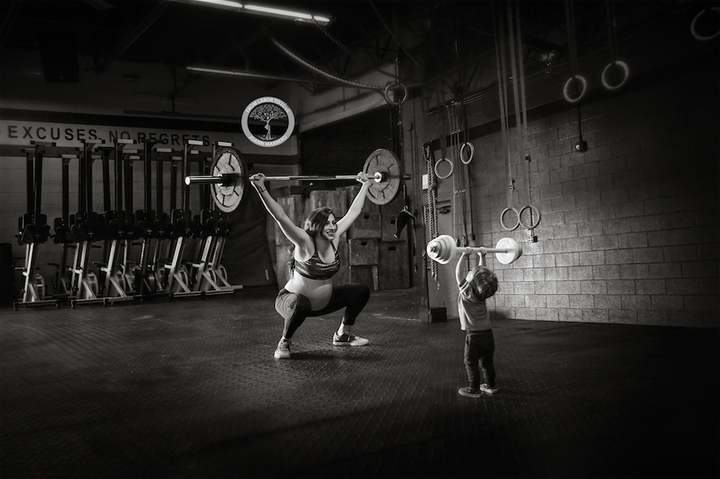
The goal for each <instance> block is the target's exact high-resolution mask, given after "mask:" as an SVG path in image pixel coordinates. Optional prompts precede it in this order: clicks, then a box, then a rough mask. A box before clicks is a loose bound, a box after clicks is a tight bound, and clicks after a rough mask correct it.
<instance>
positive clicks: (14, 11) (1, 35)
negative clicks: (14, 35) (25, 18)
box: [0, 0, 25, 48]
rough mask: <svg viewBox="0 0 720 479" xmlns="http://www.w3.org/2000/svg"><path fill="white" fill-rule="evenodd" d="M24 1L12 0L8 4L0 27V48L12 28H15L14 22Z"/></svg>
mask: <svg viewBox="0 0 720 479" xmlns="http://www.w3.org/2000/svg"><path fill="white" fill-rule="evenodd" d="M24 1H25V0H13V1H12V2H10V6H9V7H8V12H7V13H6V14H5V16H4V18H3V21H2V26H0V48H3V47H4V46H5V42H6V41H7V39H8V37H9V36H10V32H12V30H13V27H14V26H15V21H16V20H17V17H18V15H19V14H20V10H22V6H23V2H24Z"/></svg>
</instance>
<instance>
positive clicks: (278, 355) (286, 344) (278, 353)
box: [275, 338, 290, 359]
mask: <svg viewBox="0 0 720 479" xmlns="http://www.w3.org/2000/svg"><path fill="white" fill-rule="evenodd" d="M289 357H290V340H289V339H285V338H283V339H281V340H280V342H279V343H278V345H277V349H276V350H275V359H288V358H289Z"/></svg>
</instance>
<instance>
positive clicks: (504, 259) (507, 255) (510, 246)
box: [495, 238, 522, 264]
mask: <svg viewBox="0 0 720 479" xmlns="http://www.w3.org/2000/svg"><path fill="white" fill-rule="evenodd" d="M495 248H496V249H500V250H506V251H505V252H502V253H500V252H498V253H495V257H496V258H497V260H498V261H499V262H501V263H502V264H510V263H513V262H515V261H517V259H518V258H519V257H520V256H522V246H520V245H519V244H518V242H517V241H515V240H514V239H512V238H502V239H500V241H498V244H497V246H496V247H495Z"/></svg>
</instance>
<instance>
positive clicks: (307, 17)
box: [244, 4, 330, 25]
mask: <svg viewBox="0 0 720 479" xmlns="http://www.w3.org/2000/svg"><path fill="white" fill-rule="evenodd" d="M244 8H245V10H248V11H249V12H251V13H258V14H260V15H268V16H271V17H280V18H291V19H293V20H295V21H296V22H307V23H315V22H317V23H319V24H321V25H327V24H328V23H330V19H329V18H327V17H323V16H320V15H311V14H309V13H301V12H293V11H292V10H284V9H282V8H274V7H263V6H262V5H250V4H246V5H244Z"/></svg>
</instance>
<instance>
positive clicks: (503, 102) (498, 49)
mask: <svg viewBox="0 0 720 479" xmlns="http://www.w3.org/2000/svg"><path fill="white" fill-rule="evenodd" d="M494 5H495V4H494V3H493V7H494ZM493 20H495V21H496V22H498V20H499V24H500V25H499V30H500V34H499V35H495V61H496V66H497V72H498V100H499V108H500V130H501V132H502V142H503V145H504V146H505V158H506V162H507V165H506V166H507V170H506V175H507V176H506V178H507V181H508V189H507V193H506V194H507V205H508V206H507V208H505V209H504V210H503V211H502V212H501V213H500V224H501V225H502V227H503V229H504V230H506V231H512V230H515V229H516V228H517V227H518V226H519V225H520V221H519V219H518V218H519V216H520V215H519V214H518V212H517V210H516V209H515V208H513V206H512V192H513V190H514V189H515V185H514V183H515V180H513V179H512V168H511V165H510V151H509V142H508V137H507V129H508V125H507V89H506V85H505V28H504V27H503V23H502V17H501V16H498V15H495V12H494V8H493ZM498 38H500V45H499V46H498V42H497V39H498ZM508 212H512V213H514V214H515V220H516V221H515V224H512V223H511V224H510V225H507V224H506V222H505V216H506V213H508Z"/></svg>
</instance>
